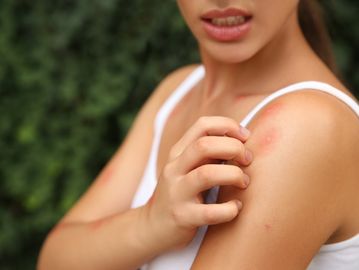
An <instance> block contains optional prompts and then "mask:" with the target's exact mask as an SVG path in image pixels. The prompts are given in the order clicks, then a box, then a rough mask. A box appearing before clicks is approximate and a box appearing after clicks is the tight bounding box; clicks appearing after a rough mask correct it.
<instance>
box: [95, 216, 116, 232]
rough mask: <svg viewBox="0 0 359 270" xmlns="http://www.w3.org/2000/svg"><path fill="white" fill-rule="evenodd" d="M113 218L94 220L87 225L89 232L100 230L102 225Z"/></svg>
mask: <svg viewBox="0 0 359 270" xmlns="http://www.w3.org/2000/svg"><path fill="white" fill-rule="evenodd" d="M114 217H115V216H114V215H113V216H108V217H105V218H101V219H99V220H95V221H93V222H91V223H90V224H89V228H90V229H91V230H98V229H100V228H101V227H102V226H103V225H104V224H106V223H108V222H109V221H111V220H112V219H113V218H114Z"/></svg>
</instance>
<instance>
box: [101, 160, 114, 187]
mask: <svg viewBox="0 0 359 270" xmlns="http://www.w3.org/2000/svg"><path fill="white" fill-rule="evenodd" d="M114 172H115V165H114V164H109V165H108V166H106V167H105V168H104V170H103V171H102V172H101V174H100V183H107V182H108V181H109V180H110V179H111V178H112V176H113V174H114Z"/></svg>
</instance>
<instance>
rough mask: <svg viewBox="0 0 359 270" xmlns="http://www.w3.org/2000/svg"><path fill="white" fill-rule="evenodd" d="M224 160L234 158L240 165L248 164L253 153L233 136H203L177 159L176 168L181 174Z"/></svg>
mask: <svg viewBox="0 0 359 270" xmlns="http://www.w3.org/2000/svg"><path fill="white" fill-rule="evenodd" d="M222 160H228V161H230V160H233V161H234V162H235V163H237V164H239V165H243V166H247V165H249V164H250V162H251V161H252V154H251V153H250V151H249V150H248V149H246V147H245V146H244V145H243V144H242V143H241V142H240V141H238V140H236V139H233V138H231V137H216V136H207V137H201V138H199V139H198V140H197V141H195V142H194V143H192V144H191V145H189V146H188V147H187V148H186V149H185V150H184V152H183V153H182V154H181V155H180V156H179V157H178V158H177V160H175V162H176V170H178V172H179V173H180V174H186V173H188V172H189V171H191V170H193V169H195V168H196V167H199V166H201V165H204V164H206V163H210V162H216V161H217V162H219V161H222Z"/></svg>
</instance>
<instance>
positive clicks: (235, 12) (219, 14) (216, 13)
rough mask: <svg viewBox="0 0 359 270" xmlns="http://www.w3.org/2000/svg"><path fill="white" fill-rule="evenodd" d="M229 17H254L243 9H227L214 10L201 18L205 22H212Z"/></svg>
mask: <svg viewBox="0 0 359 270" xmlns="http://www.w3.org/2000/svg"><path fill="white" fill-rule="evenodd" d="M229 16H244V17H252V15H251V14H250V13H249V12H248V11H246V10H243V9H237V8H227V9H225V10H219V9H213V10H210V11H208V12H206V13H204V14H203V15H202V16H201V19H203V20H210V19H215V18H225V17H229Z"/></svg>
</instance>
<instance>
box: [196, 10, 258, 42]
mask: <svg viewBox="0 0 359 270" xmlns="http://www.w3.org/2000/svg"><path fill="white" fill-rule="evenodd" d="M252 18H253V16H252V14H250V13H249V12H247V11H244V10H241V9H236V8H229V9H225V10H211V11H209V12H207V13H205V14H203V15H202V16H201V21H202V22H203V25H204V30H205V31H206V32H207V34H208V35H209V36H210V37H211V38H213V39H215V40H217V41H235V40H238V39H241V38H242V37H244V36H245V34H246V33H247V32H248V31H249V30H250V25H251V20H252Z"/></svg>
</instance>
